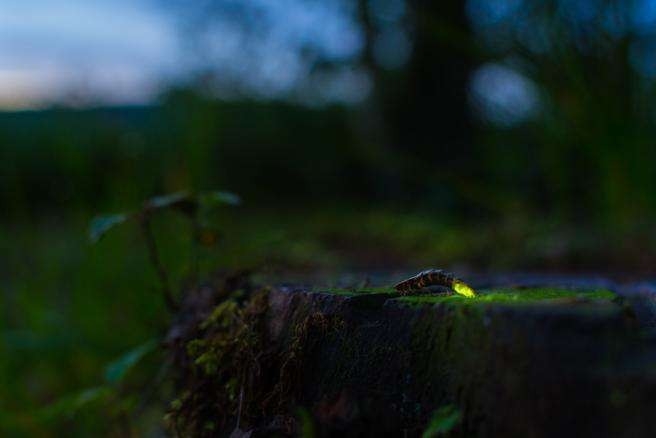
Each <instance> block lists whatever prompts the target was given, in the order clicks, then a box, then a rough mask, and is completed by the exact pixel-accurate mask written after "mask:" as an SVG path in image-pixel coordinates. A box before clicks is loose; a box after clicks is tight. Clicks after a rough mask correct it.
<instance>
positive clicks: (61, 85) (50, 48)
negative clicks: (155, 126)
mask: <svg viewBox="0 0 656 438" xmlns="http://www.w3.org/2000/svg"><path fill="white" fill-rule="evenodd" d="M178 50H179V48H178V43H177V38H176V32H175V28H174V26H173V23H172V20H171V18H170V17H167V16H166V15H165V14H164V13H163V12H160V11H159V10H158V9H156V8H154V7H152V6H150V5H149V3H148V2H147V0H106V1H90V0H0V107H5V108H7V107H9V108H11V107H32V106H39V105H43V104H48V103H49V102H55V101H59V100H61V99H62V98H63V97H65V96H69V97H70V96H76V95H80V96H81V95H85V96H87V97H85V99H86V98H88V99H91V100H99V101H102V102H107V103H142V102H147V101H148V100H149V99H150V98H151V97H152V96H153V94H154V93H156V92H157V83H158V82H159V81H161V80H162V79H166V78H167V77H169V76H171V75H175V74H177V72H178V69H177V68H176V59H177V52H178Z"/></svg>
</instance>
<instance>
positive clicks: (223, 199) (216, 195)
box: [200, 191, 241, 206]
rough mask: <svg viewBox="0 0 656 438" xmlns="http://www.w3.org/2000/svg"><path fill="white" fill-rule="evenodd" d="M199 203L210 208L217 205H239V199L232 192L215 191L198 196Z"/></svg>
mask: <svg viewBox="0 0 656 438" xmlns="http://www.w3.org/2000/svg"><path fill="white" fill-rule="evenodd" d="M200 201H201V202H202V203H203V204H204V205H208V206H212V205H217V204H228V205H239V204H241V198H240V197H239V195H237V194H235V193H232V192H224V191H215V192H207V193H203V194H202V195H200Z"/></svg>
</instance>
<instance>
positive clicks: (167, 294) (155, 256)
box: [139, 215, 180, 311]
mask: <svg viewBox="0 0 656 438" xmlns="http://www.w3.org/2000/svg"><path fill="white" fill-rule="evenodd" d="M139 222H140V225H141V232H142V235H143V237H144V240H145V241H146V248H147V249H148V257H149V259H150V263H151V264H152V265H153V268H155V272H156V273H157V276H158V277H159V281H160V283H161V284H162V294H163V295H164V301H165V302H166V306H167V307H168V308H169V310H171V311H175V310H178V309H179V307H180V306H179V305H178V303H177V302H176V300H175V298H173V293H172V291H171V286H170V283H169V277H168V274H167V273H166V269H165V268H164V265H163V264H162V260H161V259H160V257H159V252H158V251H157V244H156V242H155V236H154V235H153V230H152V228H151V226H150V217H148V216H147V215H144V216H142V217H141V220H140V221H139Z"/></svg>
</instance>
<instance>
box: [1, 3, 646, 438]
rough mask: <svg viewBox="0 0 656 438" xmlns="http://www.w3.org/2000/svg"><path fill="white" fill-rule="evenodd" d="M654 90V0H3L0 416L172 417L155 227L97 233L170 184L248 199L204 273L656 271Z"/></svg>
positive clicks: (22, 428)
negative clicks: (100, 218) (148, 240)
mask: <svg viewBox="0 0 656 438" xmlns="http://www.w3.org/2000/svg"><path fill="white" fill-rule="evenodd" d="M655 97H656V1H653V0H622V1H620V0H546V1H545V0H543V1H536V0H535V1H534V0H468V1H445V2H431V1H424V0H351V1H346V0H330V1H328V0H278V1H275V2H272V1H265V0H241V1H237V0H202V1H196V2H185V1H182V0H130V1H128V0H111V1H110V0H3V1H2V3H1V5H0V109H1V110H2V112H0V250H1V251H0V300H1V301H0V304H1V307H0V313H1V314H2V317H1V318H0V357H2V360H0V433H1V434H3V435H5V434H6V435H10V436H14V435H15V436H24V435H38V436H48V435H61V434H66V435H67V436H88V435H90V434H101V435H107V434H113V435H115V436H126V435H128V434H129V433H134V434H137V435H139V436H141V435H159V434H160V433H161V430H162V429H161V428H162V426H161V418H162V416H163V413H164V410H165V407H166V405H165V404H164V403H163V402H160V401H159V400H158V396H155V395H153V393H154V392H157V391H155V390H153V388H155V387H159V386H161V385H166V384H165V383H164V384H162V383H161V382H160V380H162V379H161V377H160V376H161V375H164V374H165V370H162V366H161V364H162V362H165V361H164V359H163V356H162V355H161V353H158V352H157V351H153V348H151V346H152V345H156V343H157V341H158V340H159V339H161V336H162V334H163V333H164V331H165V328H166V326H167V322H168V320H169V317H170V316H169V314H168V313H167V310H166V309H165V307H164V304H163V302H162V300H161V297H160V295H159V293H158V292H157V277H156V275H155V272H154V271H153V269H152V267H151V266H150V265H149V263H148V255H147V252H146V248H145V245H144V242H143V239H142V238H141V237H142V236H141V235H140V233H139V229H138V227H136V226H131V225H130V224H126V225H125V226H123V227H120V228H117V229H116V230H112V231H111V232H110V233H108V235H107V236H106V237H105V238H104V239H103V240H102V241H101V242H100V243H98V244H97V245H91V244H90V243H89V240H88V237H87V229H88V225H89V222H90V220H91V218H93V217H94V216H96V215H98V214H105V213H116V212H122V211H133V210H135V209H138V208H139V206H140V205H141V204H142V202H143V201H144V200H146V199H148V198H151V197H153V196H155V195H162V194H168V193H173V192H177V191H180V190H188V191H193V192H198V191H204V190H215V189H221V190H230V191H232V192H235V193H237V194H238V195H240V196H241V198H242V200H243V202H242V204H241V205H240V206H238V207H228V206H226V207H224V208H219V209H217V210H216V211H214V212H213V213H212V214H211V215H210V216H209V217H208V218H207V220H208V223H210V228H211V229H212V230H213V231H212V235H211V238H207V239H205V241H204V245H203V246H202V248H200V249H198V251H199V256H198V258H199V260H200V269H201V270H202V273H203V274H204V275H209V273H212V272H214V271H216V270H217V269H223V270H227V269H245V268H247V269H253V270H255V271H256V272H267V273H276V275H279V276H282V277H283V278H284V276H285V275H292V274H296V273H307V272H311V273H317V272H321V273H324V274H325V275H328V276H331V275H337V273H340V272H345V271H349V272H357V273H362V275H361V278H362V279H364V278H365V277H366V275H367V273H370V272H380V271H390V270H392V271H393V270H402V269H408V270H418V269H421V268H424V267H430V266H436V267H451V268H455V269H456V270H460V271H461V272H463V271H465V272H466V271H480V272H484V271H494V272H501V271H504V272H505V271H519V270H540V271H558V272H586V273H590V272H593V273H597V274H602V275H609V276H619V277H622V278H627V277H634V276H641V277H646V276H649V275H650V274H651V271H652V269H651V267H652V265H653V262H654V261H655V260H656V250H654V248H655V246H654V243H656V229H654V227H653V225H652V223H653V220H654V218H655V216H656V197H655V196H654V194H655V193H656V191H655V189H656V176H655V174H654V171H653V167H654V165H653V163H654V158H656V157H655V156H656V145H655V144H654V138H656V137H655V134H656V99H654V98H655ZM153 227H154V234H155V237H156V239H157V243H158V246H159V249H160V251H161V254H162V259H163V262H164V264H165V265H166V267H167V270H169V273H170V276H171V277H172V278H173V281H174V284H175V285H176V289H177V288H178V286H177V285H178V284H182V282H184V281H185V279H186V278H187V276H186V274H185V273H186V272H187V270H188V268H189V264H190V263H191V260H192V259H193V258H194V257H192V255H191V254H192V248H193V247H195V245H193V242H191V240H192V238H191V237H190V236H191V235H192V234H190V233H189V224H187V223H186V222H185V221H184V220H183V218H180V217H178V216H176V215H175V214H173V213H171V214H168V213H163V214H162V215H159V216H158V217H157V218H156V219H155V222H154V223H153ZM158 354H159V356H158ZM137 362H139V363H138V364H137ZM133 368H134V369H133ZM128 371H129V372H128ZM158 385H159V386H158Z"/></svg>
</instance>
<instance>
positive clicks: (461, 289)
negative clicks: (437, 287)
mask: <svg viewBox="0 0 656 438" xmlns="http://www.w3.org/2000/svg"><path fill="white" fill-rule="evenodd" d="M453 290H454V291H456V292H457V293H459V294H460V295H463V296H466V297H467V298H474V297H475V296H476V292H474V289H472V288H471V287H469V286H467V285H466V284H465V283H463V282H462V281H459V280H456V281H454V282H453Z"/></svg>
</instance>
